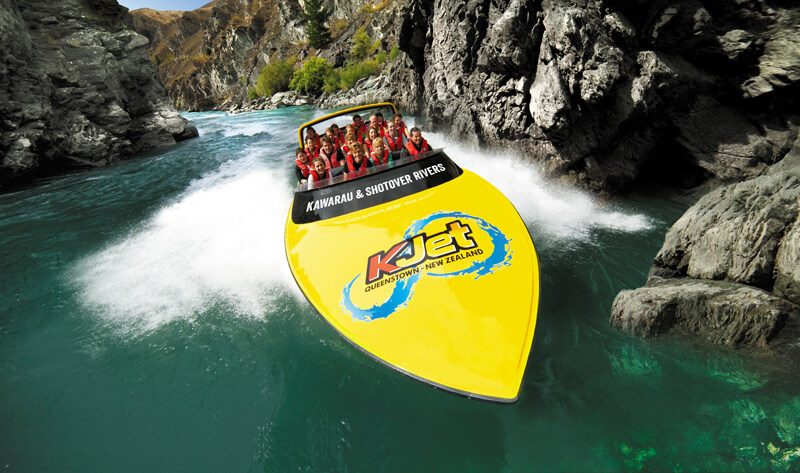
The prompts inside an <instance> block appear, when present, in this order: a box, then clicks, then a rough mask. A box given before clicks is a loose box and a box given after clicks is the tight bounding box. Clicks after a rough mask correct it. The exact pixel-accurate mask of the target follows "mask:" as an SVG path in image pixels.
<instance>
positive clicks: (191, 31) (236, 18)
mask: <svg viewBox="0 0 800 473" xmlns="http://www.w3.org/2000/svg"><path fill="white" fill-rule="evenodd" d="M328 7H329V8H331V10H332V12H333V13H332V16H331V19H330V22H329V23H330V25H331V30H332V32H333V35H334V42H333V43H332V44H331V46H330V47H329V48H328V49H327V50H324V51H316V50H314V49H312V48H310V47H309V46H308V45H307V44H306V42H307V38H306V35H305V30H304V21H305V20H303V18H302V12H303V4H302V3H301V2H297V1H290V0H257V1H249V0H247V1H246V0H215V1H213V2H211V3H209V4H207V5H206V6H204V7H203V8H199V9H197V10H194V11H187V12H171V11H166V12H164V11H155V10H150V9H141V10H134V11H132V12H131V16H132V17H133V21H134V26H135V28H136V31H138V32H140V33H141V34H143V35H145V36H147V37H148V38H149V39H150V40H151V44H150V48H149V54H150V55H151V57H153V58H154V61H155V62H156V64H158V70H159V75H160V77H161V80H162V81H163V83H164V84H165V86H166V88H167V90H168V91H169V95H170V98H171V99H172V100H173V102H174V103H175V104H176V106H177V107H178V108H180V109H186V110H208V109H215V108H221V109H228V108H231V107H234V106H237V107H238V106H239V105H241V104H244V103H246V102H248V91H249V90H250V89H252V88H254V87H255V86H256V84H257V81H258V76H259V74H260V73H261V70H262V69H263V68H264V67H265V66H267V65H268V64H270V62H272V61H275V60H284V59H287V58H290V57H293V56H294V57H296V58H297V59H298V60H300V61H301V62H302V61H303V60H304V59H305V58H307V57H308V56H309V55H313V54H317V55H319V56H320V57H324V58H325V59H327V60H329V61H330V62H331V63H332V64H335V65H337V66H342V65H343V64H344V62H345V60H346V59H347V54H348V52H349V51H350V48H351V40H352V37H353V35H354V34H355V32H356V30H357V29H358V28H359V27H363V28H365V30H366V31H367V32H368V33H369V35H370V37H371V38H373V40H378V41H380V42H381V45H382V46H383V48H384V49H389V48H390V46H389V44H390V43H391V44H394V38H393V34H394V28H395V27H394V23H395V19H396V18H397V17H398V14H397V8H398V7H397V5H396V3H395V2H394V1H388V2H383V3H381V5H380V8H378V7H375V8H374V9H369V8H365V5H364V4H362V3H358V2H344V1H338V0H331V1H329V2H328ZM383 100H385V97H384V98H383Z"/></svg>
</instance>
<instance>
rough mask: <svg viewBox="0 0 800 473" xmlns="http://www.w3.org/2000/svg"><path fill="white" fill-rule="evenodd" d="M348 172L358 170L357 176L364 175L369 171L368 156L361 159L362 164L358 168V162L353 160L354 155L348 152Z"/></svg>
mask: <svg viewBox="0 0 800 473" xmlns="http://www.w3.org/2000/svg"><path fill="white" fill-rule="evenodd" d="M346 159H347V172H348V173H351V172H358V174H356V175H357V176H363V175H365V174H366V173H367V158H363V159H362V160H361V165H360V166H359V167H358V169H356V163H355V162H353V155H352V154H349V153H348V154H347V158H346Z"/></svg>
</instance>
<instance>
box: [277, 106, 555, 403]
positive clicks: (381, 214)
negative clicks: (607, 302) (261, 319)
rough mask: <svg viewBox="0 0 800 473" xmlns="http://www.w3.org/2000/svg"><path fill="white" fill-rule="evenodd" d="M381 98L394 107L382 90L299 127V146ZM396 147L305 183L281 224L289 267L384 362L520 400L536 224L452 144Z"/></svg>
mask: <svg viewBox="0 0 800 473" xmlns="http://www.w3.org/2000/svg"><path fill="white" fill-rule="evenodd" d="M376 111H381V112H382V114H383V115H384V117H387V118H388V117H390V116H391V115H392V114H393V113H396V109H395V107H394V105H392V104H391V103H382V104H374V105H368V106H362V107H356V108H351V109H347V110H344V111H340V112H337V113H334V114H330V115H327V116H325V117H322V118H318V119H315V120H313V121H310V122H308V123H306V124H304V125H303V126H301V127H300V129H299V130H298V137H299V138H300V143H301V146H302V143H303V140H302V137H303V136H304V130H306V129H307V128H308V127H313V126H315V125H317V128H318V129H320V130H323V129H324V128H323V127H324V126H326V125H328V124H330V123H337V119H338V121H339V122H338V123H337V124H338V125H340V126H341V127H342V129H343V128H344V123H345V122H346V123H350V117H351V116H352V115H354V114H362V115H366V116H369V115H371V114H373V113H375V112H376ZM320 134H322V133H320ZM395 158H396V159H394V160H393V162H392V163H391V164H389V165H379V166H376V167H373V168H371V169H369V171H368V172H367V173H366V175H363V176H360V177H355V176H352V175H349V176H348V175H347V174H346V173H345V174H342V175H339V176H336V177H332V178H329V179H327V180H325V181H321V182H319V183H316V185H315V186H313V187H314V188H312V189H308V188H307V187H308V186H307V185H300V186H298V189H297V191H296V192H295V196H294V201H293V203H292V207H291V211H290V213H289V216H288V219H287V222H286V236H285V246H286V258H287V260H288V262H289V267H290V268H291V271H292V274H293V275H294V278H295V280H296V281H297V284H298V285H299V286H300V289H301V290H302V292H303V294H305V296H306V297H307V298H308V300H309V302H311V304H312V305H313V306H314V308H315V309H316V310H317V312H319V314H320V315H322V317H323V318H324V319H325V320H326V321H327V322H328V323H329V324H330V325H331V326H332V327H333V328H334V329H335V330H336V331H337V332H339V334H340V335H341V336H342V337H344V338H345V339H346V340H348V341H349V342H350V343H352V344H353V345H355V346H356V347H357V348H359V349H361V350H363V351H364V352H365V353H366V354H368V355H369V356H371V357H373V358H374V359H376V360H378V361H379V362H381V363H383V364H385V365H387V366H389V367H391V368H394V369H396V370H398V371H400V372H401V373H403V374H406V375H408V376H410V377H412V378H415V379H417V380H420V381H423V382H425V383H428V384H431V385H433V386H436V387H438V388H441V389H444V390H447V391H451V392H454V393H457V394H460V395H464V396H467V397H471V398H478V399H483V400H488V401H495V402H502V403H510V402H515V401H516V400H517V399H518V397H519V393H520V390H521V386H522V381H523V377H524V374H525V367H526V365H527V361H528V355H529V353H530V349H531V344H532V342H533V336H534V329H535V326H536V315H537V307H538V299H539V265H538V260H537V257H536V251H535V249H534V246H533V242H532V241H531V237H530V234H529V233H528V229H527V228H526V227H525V223H524V222H523V221H522V219H521V218H520V216H519V214H518V213H517V211H516V209H515V208H514V206H513V205H512V204H511V202H509V201H508V199H507V198H506V197H505V196H504V195H503V194H502V193H501V192H500V191H498V190H497V189H496V188H495V187H494V186H492V185H491V184H489V183H488V182H486V181H485V180H483V179H482V178H481V177H479V176H478V175H476V174H474V173H472V172H470V171H467V170H464V169H461V168H460V167H459V166H458V165H456V164H455V163H454V162H453V161H452V160H451V159H450V158H449V157H448V156H447V155H446V154H445V152H444V151H443V150H441V149H438V150H433V151H429V152H426V153H422V154H418V155H415V156H410V157H406V158H399V156H395ZM333 174H334V175H335V174H337V173H336V172H334V173H333Z"/></svg>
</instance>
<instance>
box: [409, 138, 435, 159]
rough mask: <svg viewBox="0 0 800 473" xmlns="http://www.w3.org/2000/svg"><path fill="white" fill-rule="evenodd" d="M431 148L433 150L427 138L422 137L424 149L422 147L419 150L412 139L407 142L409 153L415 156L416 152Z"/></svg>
mask: <svg viewBox="0 0 800 473" xmlns="http://www.w3.org/2000/svg"><path fill="white" fill-rule="evenodd" d="M430 150H431V148H430V146H428V140H426V139H425V138H423V139H422V149H420V150H417V147H416V146H414V143H412V142H411V141H409V142H408V143H406V151H408V153H409V154H410V155H411V156H414V155H415V154H420V153H424V152H426V151H430Z"/></svg>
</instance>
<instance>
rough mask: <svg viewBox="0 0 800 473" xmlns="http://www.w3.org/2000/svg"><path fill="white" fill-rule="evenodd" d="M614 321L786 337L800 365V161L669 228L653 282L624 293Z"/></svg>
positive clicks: (707, 203)
mask: <svg viewBox="0 0 800 473" xmlns="http://www.w3.org/2000/svg"><path fill="white" fill-rule="evenodd" d="M798 151H800V143H799V144H798V145H797V146H796V147H795V151H794V152H798ZM798 157H800V155H798ZM790 159H794V157H792V158H790ZM787 323H788V324H789V325H790V327H792V328H791V329H789V330H787V331H786V332H782V330H781V329H783V328H784V326H785V325H786V324H787ZM611 324H612V325H613V326H615V327H617V328H619V329H621V330H624V331H627V332H629V333H632V334H635V335H639V336H645V337H650V336H656V335H659V334H662V333H665V332H669V331H673V330H677V331H681V332H684V333H691V334H698V335H700V336H702V337H704V338H706V339H708V340H710V341H712V342H714V343H719V344H723V345H730V346H759V347H767V346H770V345H772V342H773V340H776V339H777V343H775V344H774V345H775V346H777V347H779V351H780V352H782V353H787V352H788V353H791V354H792V356H793V357H794V358H795V359H796V360H797V361H798V362H800V356H798V355H800V338H797V336H798V332H797V329H796V327H797V326H798V324H800V167H797V166H794V167H792V168H790V169H789V170H787V171H779V172H776V173H774V174H772V175H769V176H762V177H759V178H756V179H752V180H749V181H746V182H742V183H738V184H733V185H729V186H726V187H722V188H720V189H717V190H715V191H713V192H710V193H709V194H707V195H705V196H703V197H702V198H701V199H700V200H699V201H698V202H697V203H696V204H695V205H694V206H692V207H691V208H690V209H689V210H688V211H687V212H686V213H685V214H684V215H683V216H682V217H681V218H680V219H679V220H678V221H677V222H675V224H674V225H673V226H672V228H671V229H670V230H669V232H667V235H666V238H665V241H664V245H663V246H662V248H661V250H660V251H659V252H658V255H656V257H655V261H654V262H653V267H652V269H651V270H650V276H649V278H648V280H647V284H646V286H645V287H643V288H639V289H635V290H631V291H622V292H620V293H619V295H618V296H617V297H616V299H615V300H614V304H613V307H612V314H611Z"/></svg>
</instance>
